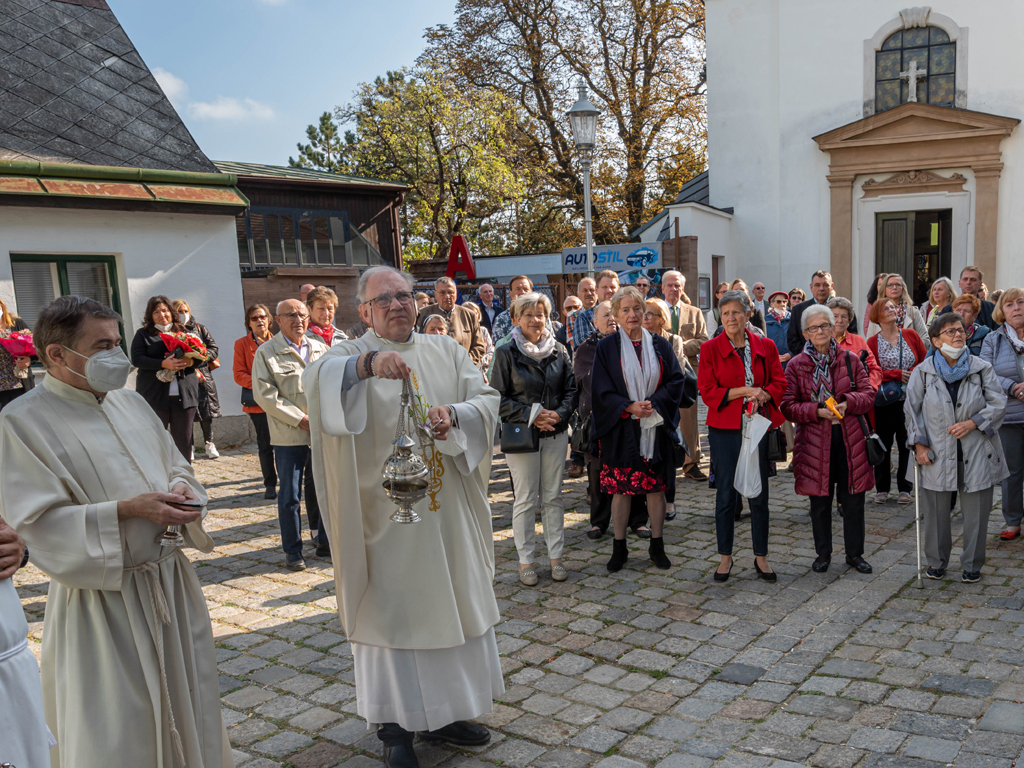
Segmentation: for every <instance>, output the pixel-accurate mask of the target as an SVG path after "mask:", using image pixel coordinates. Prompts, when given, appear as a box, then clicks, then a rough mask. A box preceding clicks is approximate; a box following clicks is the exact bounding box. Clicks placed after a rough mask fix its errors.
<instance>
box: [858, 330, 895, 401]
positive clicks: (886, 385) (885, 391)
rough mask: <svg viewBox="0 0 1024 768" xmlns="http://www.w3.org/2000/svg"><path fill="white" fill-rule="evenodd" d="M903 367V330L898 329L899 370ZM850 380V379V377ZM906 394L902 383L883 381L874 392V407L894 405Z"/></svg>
mask: <svg viewBox="0 0 1024 768" xmlns="http://www.w3.org/2000/svg"><path fill="white" fill-rule="evenodd" d="M902 369H903V331H900V370H902ZM851 381H852V379H851ZM905 396H906V392H904V391H903V385H902V384H898V383H897V382H895V381H883V382H882V386H880V387H879V388H878V391H877V392H875V407H876V408H877V407H879V406H886V405H894V404H895V403H898V402H900V401H901V400H902V399H903V398H904V397H905Z"/></svg>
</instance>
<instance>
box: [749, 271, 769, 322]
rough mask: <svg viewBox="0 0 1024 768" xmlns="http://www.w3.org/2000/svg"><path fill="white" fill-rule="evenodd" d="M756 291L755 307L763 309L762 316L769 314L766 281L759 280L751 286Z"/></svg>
mask: <svg viewBox="0 0 1024 768" xmlns="http://www.w3.org/2000/svg"><path fill="white" fill-rule="evenodd" d="M750 290H751V291H753V292H754V309H759V310H761V317H767V316H768V302H766V301H765V300H764V293H765V290H766V289H765V287H764V283H762V282H761V281H760V280H758V281H757V282H756V283H754V285H753V286H751V288H750Z"/></svg>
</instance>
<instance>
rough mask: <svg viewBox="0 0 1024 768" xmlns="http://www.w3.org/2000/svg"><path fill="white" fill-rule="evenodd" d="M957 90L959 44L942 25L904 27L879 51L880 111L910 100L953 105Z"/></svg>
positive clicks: (877, 92)
mask: <svg viewBox="0 0 1024 768" xmlns="http://www.w3.org/2000/svg"><path fill="white" fill-rule="evenodd" d="M915 90H916V93H915ZM955 93H956V43H955V42H951V41H950V39H949V35H948V34H947V33H946V31H945V30H943V29H940V28H939V27H915V28H913V29H901V30H899V31H898V32H895V33H893V34H892V35H890V36H889V37H887V38H886V40H885V42H884V43H882V48H881V50H879V51H878V52H877V53H876V54H875V111H876V112H883V111H884V110H887V109H892V108H893V107H898V106H899V105H900V104H906V103H907V102H908V101H918V102H920V103H922V104H935V105H938V106H940V107H952V106H953V99H954V95H955ZM912 95H916V99H915V98H911V96H912Z"/></svg>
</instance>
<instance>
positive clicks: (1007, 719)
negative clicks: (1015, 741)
mask: <svg viewBox="0 0 1024 768" xmlns="http://www.w3.org/2000/svg"><path fill="white" fill-rule="evenodd" d="M978 729H979V730H982V731H998V732H1000V733H1015V734H1024V705H1022V704H1017V703H1016V702H1009V701H997V702H994V703H993V704H992V705H991V706H990V707H989V708H988V709H987V710H985V715H984V716H983V717H982V718H981V720H980V721H979V722H978Z"/></svg>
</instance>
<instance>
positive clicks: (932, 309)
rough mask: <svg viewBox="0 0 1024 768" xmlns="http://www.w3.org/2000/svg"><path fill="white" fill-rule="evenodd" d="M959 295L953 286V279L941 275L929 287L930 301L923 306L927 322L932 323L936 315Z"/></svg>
mask: <svg viewBox="0 0 1024 768" xmlns="http://www.w3.org/2000/svg"><path fill="white" fill-rule="evenodd" d="M959 295H960V294H958V293H957V292H956V288H955V287H953V281H952V280H950V279H949V278H948V277H940V278H939V279H938V280H936V281H935V282H934V283H932V287H931V288H929V289H928V301H926V302H925V303H924V305H923V306H922V307H921V314H922V315H923V316H924V321H925V323H926V324H927V323H931V321H932V320H934V319H935V316H936V315H938V314H939V313H941V312H942V311H943V310H945V309H946V307H948V306H949V305H950V304H952V303H953V302H954V301H956V299H957V297H958V296H959Z"/></svg>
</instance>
